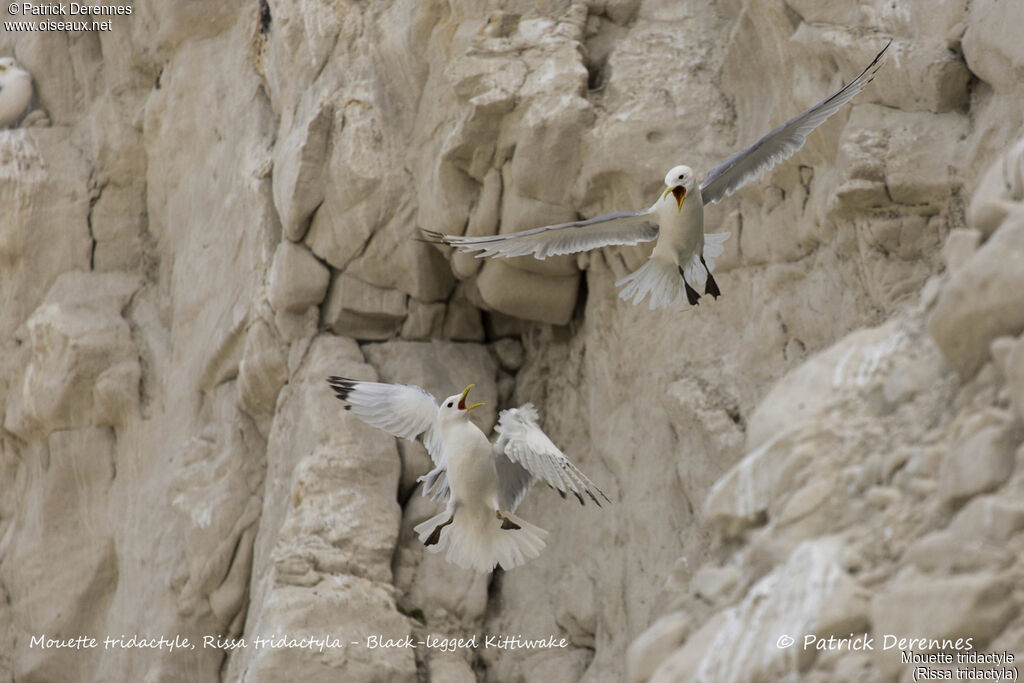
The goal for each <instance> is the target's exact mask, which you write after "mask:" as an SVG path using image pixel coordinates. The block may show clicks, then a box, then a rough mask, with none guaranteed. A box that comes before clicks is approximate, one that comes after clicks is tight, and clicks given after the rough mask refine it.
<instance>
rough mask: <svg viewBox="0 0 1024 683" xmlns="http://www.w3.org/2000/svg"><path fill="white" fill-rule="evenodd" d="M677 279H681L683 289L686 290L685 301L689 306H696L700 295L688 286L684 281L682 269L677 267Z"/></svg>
mask: <svg viewBox="0 0 1024 683" xmlns="http://www.w3.org/2000/svg"><path fill="white" fill-rule="evenodd" d="M679 277H681V278H682V279H683V288H684V289H685V290H686V300H687V301H689V302H690V305H691V306H697V305H698V303H697V302H698V301H699V300H700V294H698V293H697V290H696V289H694V288H693V287H691V286H690V283H689V282H687V281H686V276H685V275H683V267H682V266H679Z"/></svg>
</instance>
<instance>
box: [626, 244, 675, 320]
mask: <svg viewBox="0 0 1024 683" xmlns="http://www.w3.org/2000/svg"><path fill="white" fill-rule="evenodd" d="M615 286H616V287H621V288H622V289H621V290H620V291H619V298H620V299H622V300H623V301H632V303H633V305H634V306H635V305H638V304H640V303H641V302H643V300H644V297H646V296H647V295H648V294H650V295H651V301H650V307H651V310H652V311H653V310H654V309H656V308H668V307H669V306H673V305H675V304H677V303H679V302H680V301H681V300H682V298H683V283H682V280H681V279H680V278H679V267H678V266H677V265H676V264H675V263H674V262H673V261H672V260H671V259H669V258H664V257H662V256H659V255H655V256H651V258H649V259H648V260H647V263H645V264H643V265H642V266H640V267H639V268H637V269H636V270H634V271H633V272H632V273H630V274H629V275H627V276H626V277H624V278H622V279H621V280H619V281H618V282H616V283H615Z"/></svg>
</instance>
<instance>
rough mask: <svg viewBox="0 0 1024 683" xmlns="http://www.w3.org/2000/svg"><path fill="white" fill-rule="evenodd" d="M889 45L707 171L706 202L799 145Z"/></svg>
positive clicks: (860, 84) (853, 91) (857, 87)
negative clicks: (836, 87) (837, 85)
mask: <svg viewBox="0 0 1024 683" xmlns="http://www.w3.org/2000/svg"><path fill="white" fill-rule="evenodd" d="M890 45H892V41H889V43H888V44H887V45H886V46H885V47H884V48H882V51H881V52H879V53H878V54H877V55H875V58H874V59H873V60H872V61H871V63H870V64H868V66H867V68H866V69H864V70H863V71H861V72H860V75H859V76H857V78H855V79H853V80H852V81H850V82H849V83H847V84H846V85H845V86H843V87H842V88H840V89H839V90H838V91H836V92H835V93H833V94H832V95H830V96H829V97H827V98H826V99H824V100H822V101H821V102H819V103H818V104H816V105H814V106H813V107H811V108H810V109H808V110H807V111H805V112H804V113H802V114H800V115H798V116H794V117H793V118H791V119H790V120H789V121H786V122H785V123H784V124H782V125H781V126H779V127H778V128H776V129H775V130H773V131H772V132H770V133H768V134H767V135H765V136H764V137H762V138H761V139H760V140H758V141H757V142H755V143H754V144H753V145H751V146H750V147H748V148H746V149H744V150H741V151H739V152H736V153H735V154H733V155H732V156H730V157H729V158H728V159H726V160H725V161H723V162H722V163H721V164H719V165H718V166H716V167H715V168H713V169H711V171H709V172H708V175H707V177H706V178H704V183H703V184H702V185H701V188H700V191H701V195H702V196H703V199H704V203H705V204H710V203H712V202H717V201H719V200H721V199H724V198H725V197H727V196H728V195H730V194H732V193H733V192H735V191H736V190H738V189H740V188H741V187H743V185H745V184H746V183H747V182H748V181H751V180H754V179H755V178H757V177H758V176H760V175H761V174H762V173H765V172H767V171H768V170H770V169H771V168H772V167H773V166H775V164H777V163H779V162H780V161H783V160H785V159H788V158H789V157H790V156H792V155H793V154H794V153H795V152H796V151H797V150H798V149H800V148H801V147H803V145H804V141H805V140H806V139H807V136H808V135H809V134H810V133H811V131H813V130H814V129H815V128H817V127H818V126H820V125H821V124H822V123H824V122H825V120H826V119H828V118H829V117H830V116H832V115H833V114H835V113H836V112H837V111H839V109H840V108H842V106H843V105H844V104H846V103H847V102H849V101H850V100H851V99H853V98H854V96H856V95H857V93H859V92H860V91H861V90H863V89H864V87H865V86H866V85H867V84H868V83H870V82H871V79H872V78H874V76H875V73H876V72H877V71H878V69H879V68H880V67H881V60H882V56H883V55H885V52H886V50H888V49H889V46H890Z"/></svg>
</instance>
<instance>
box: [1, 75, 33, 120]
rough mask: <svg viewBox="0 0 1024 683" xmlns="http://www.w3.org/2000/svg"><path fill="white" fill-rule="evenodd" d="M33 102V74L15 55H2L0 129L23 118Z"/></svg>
mask: <svg viewBox="0 0 1024 683" xmlns="http://www.w3.org/2000/svg"><path fill="white" fill-rule="evenodd" d="M31 102H32V75H31V74H29V72H27V71H25V70H24V69H22V68H21V67H20V66H18V63H17V62H16V61H14V58H13V57H0V130H2V129H4V128H7V127H9V126H11V125H12V124H15V123H17V122H18V121H20V120H21V118H22V116H23V115H24V114H25V113H26V112H27V111H28V107H29V104H31Z"/></svg>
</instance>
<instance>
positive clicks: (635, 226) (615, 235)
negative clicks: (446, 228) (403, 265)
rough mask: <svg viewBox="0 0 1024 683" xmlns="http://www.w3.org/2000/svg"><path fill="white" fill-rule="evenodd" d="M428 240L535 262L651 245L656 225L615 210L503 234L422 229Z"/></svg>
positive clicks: (644, 214)
mask: <svg viewBox="0 0 1024 683" xmlns="http://www.w3.org/2000/svg"><path fill="white" fill-rule="evenodd" d="M423 234H424V235H426V238H427V241H430V242H435V243H437V244H447V245H450V246H453V247H455V248H457V249H458V250H459V251H462V252H466V253H469V252H474V251H477V252H480V253H478V254H477V258H484V257H488V256H500V257H513V256H526V255H527V254H533V256H535V257H536V258H538V259H541V260H543V259H545V258H547V257H548V256H558V255H561V254H574V253H576V252H580V251H587V250H589V249H597V248H598V247H606V246H611V245H633V244H639V243H640V242H650V241H651V240H653V239H655V238H656V237H657V236H658V224H657V222H656V221H655V219H654V216H652V215H651V213H650V210H649V209H648V210H646V211H618V212H616V213H609V214H605V215H603V216H597V217H595V218H591V219H588V220H585V221H573V222H571V223H559V224H558V225H547V226H544V227H542V228H534V229H532V230H522V231H520V232H513V233H509V234H506V235H485V236H482V237H459V236H456V235H444V234H442V233H439V232H433V231H430V230H424V231H423Z"/></svg>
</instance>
